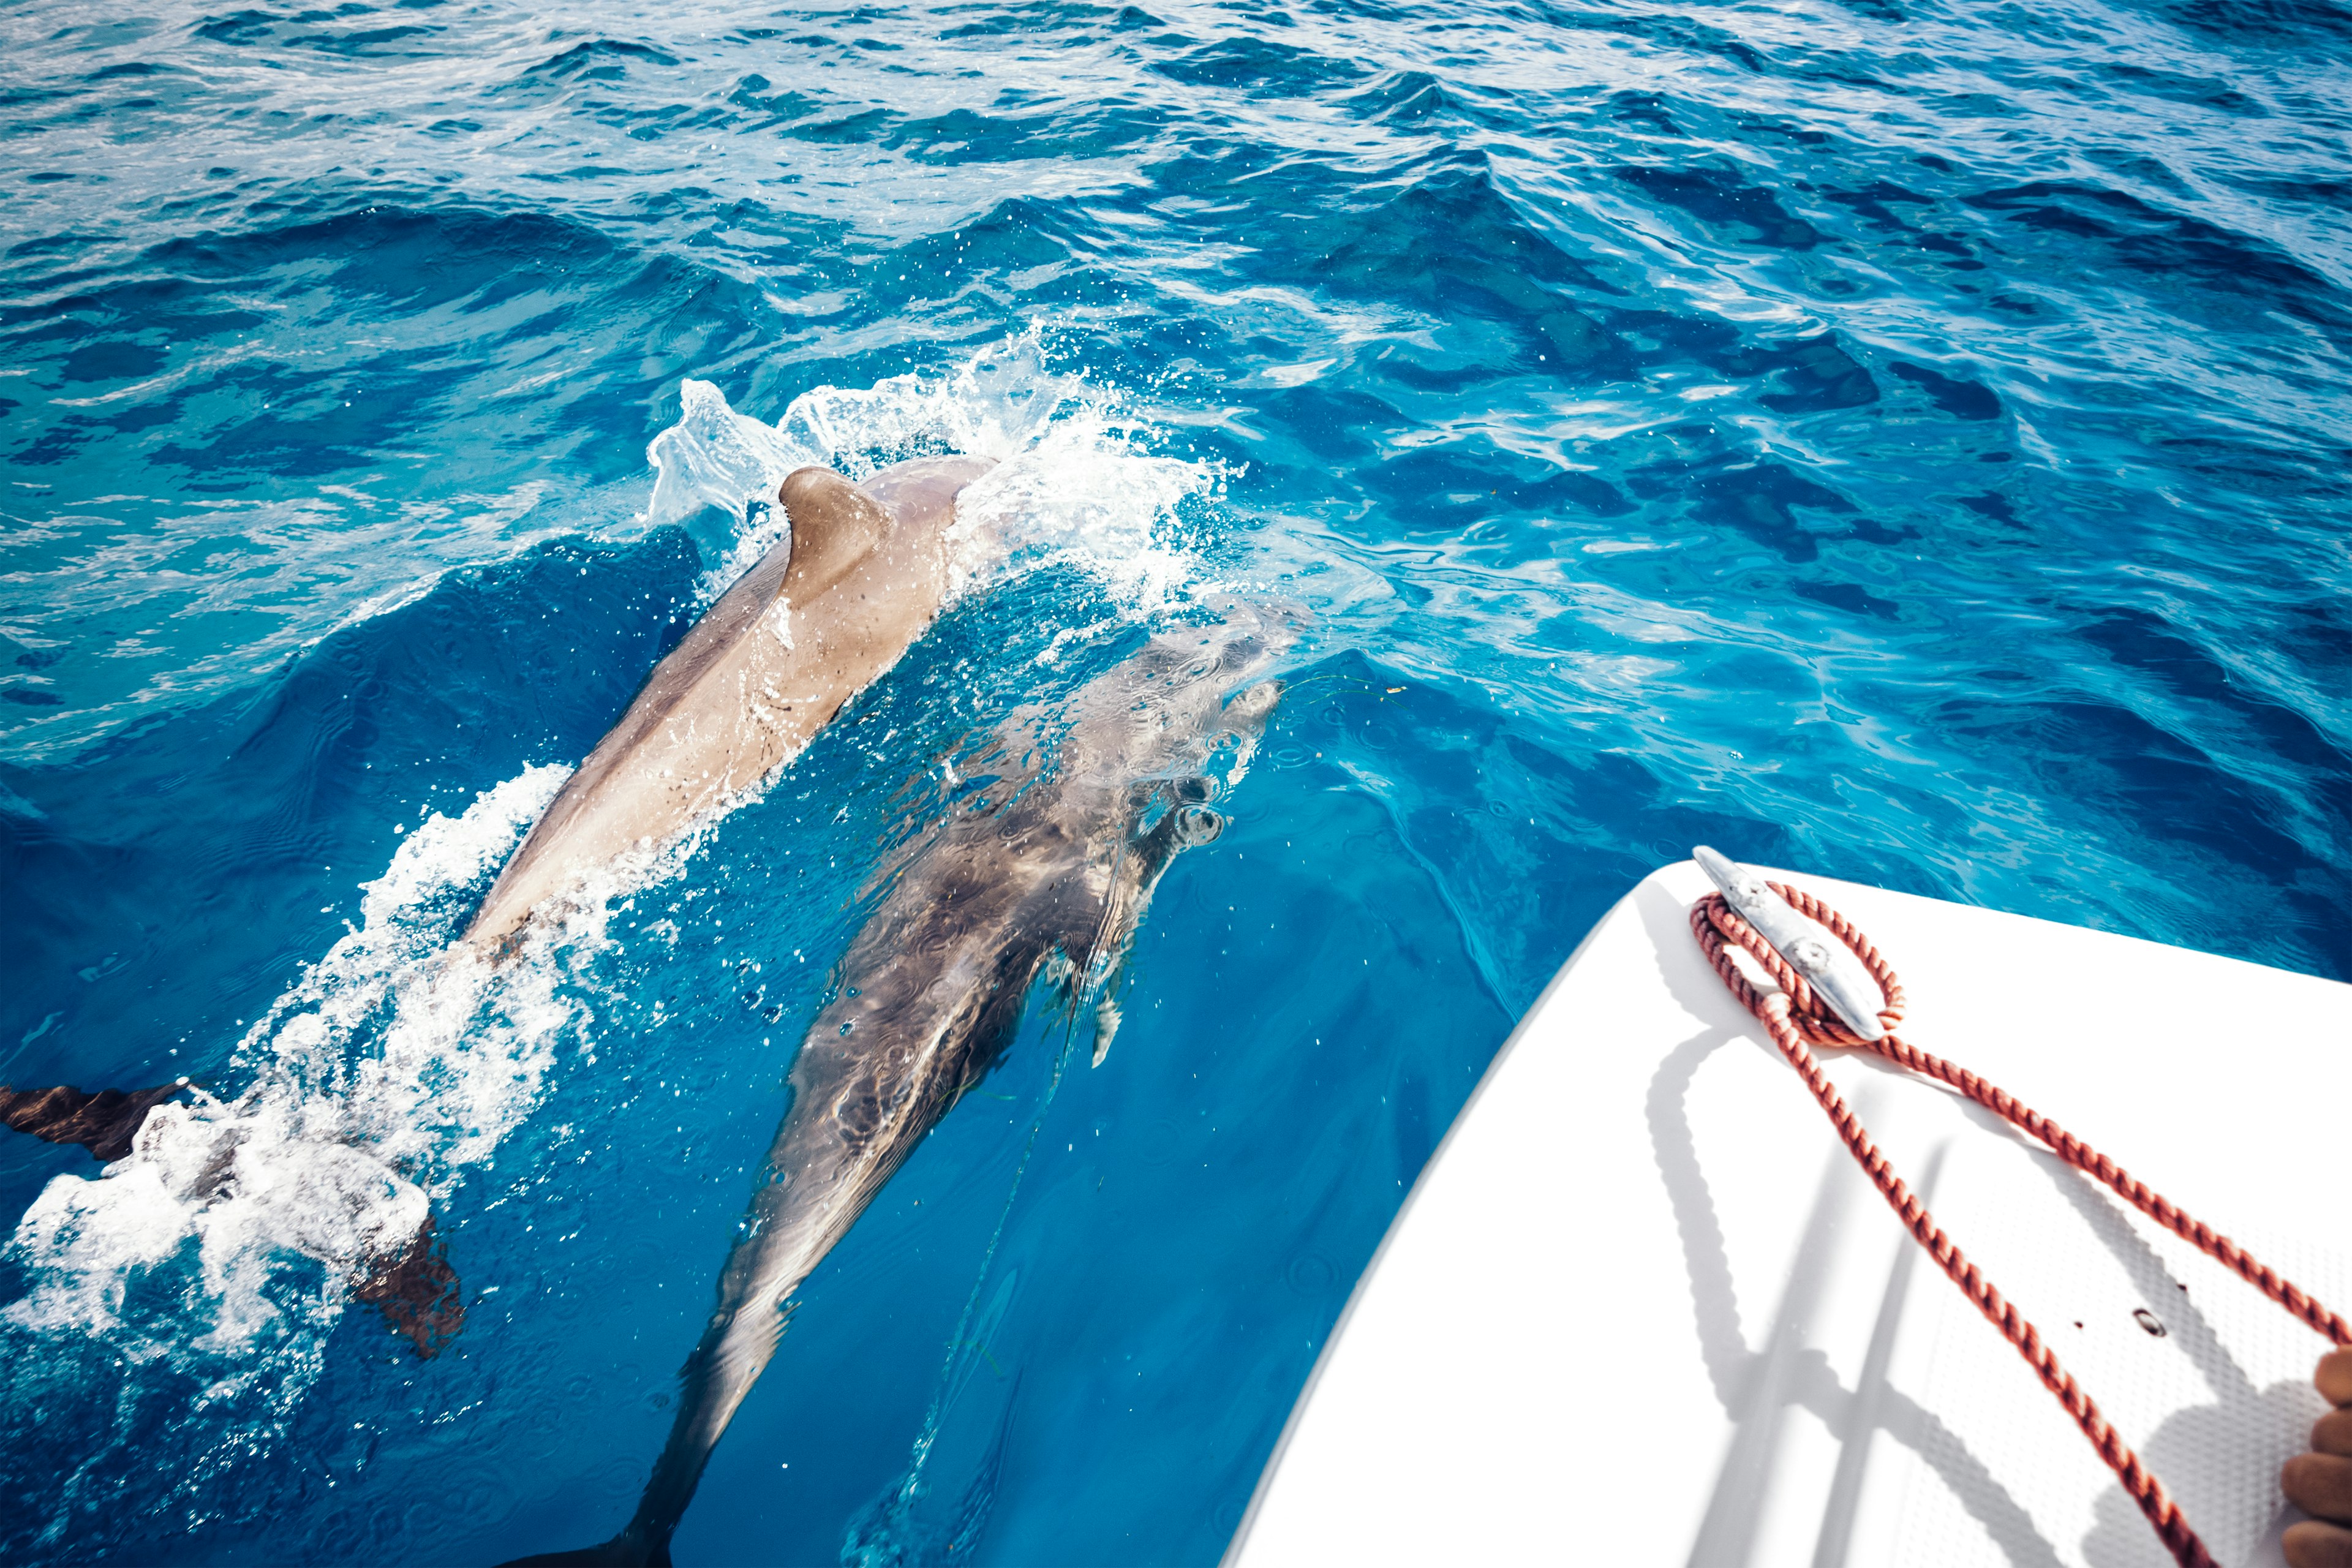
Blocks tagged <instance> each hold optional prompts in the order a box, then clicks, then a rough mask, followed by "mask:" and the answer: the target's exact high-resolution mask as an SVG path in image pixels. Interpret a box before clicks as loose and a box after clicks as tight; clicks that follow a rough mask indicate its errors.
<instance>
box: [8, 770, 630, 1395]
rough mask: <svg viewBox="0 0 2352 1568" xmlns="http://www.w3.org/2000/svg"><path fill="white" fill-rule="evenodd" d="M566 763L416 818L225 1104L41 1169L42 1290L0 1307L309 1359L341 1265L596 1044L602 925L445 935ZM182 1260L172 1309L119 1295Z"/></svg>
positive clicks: (235, 1350)
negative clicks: (111, 1153) (486, 958)
mask: <svg viewBox="0 0 2352 1568" xmlns="http://www.w3.org/2000/svg"><path fill="white" fill-rule="evenodd" d="M568 772H569V770H567V769H564V768H561V767H534V768H530V769H527V770H526V771H525V772H523V773H521V774H520V775H518V776H517V777H515V778H512V779H509V780H508V781H507V782H506V783H504V784H499V786H498V787H496V788H495V789H491V790H488V791H487V792H485V793H484V794H483V795H480V796H479V797H478V799H477V800H476V801H475V802H474V804H473V805H471V806H469V807H468V808H467V810H466V811H465V812H464V813H463V814H461V815H460V816H457V817H455V818H452V817H448V816H441V815H439V814H437V813H436V815H435V816H432V817H431V818H429V819H428V820H426V821H425V823H424V824H422V825H421V826H419V827H418V828H417V830H416V831H415V832H414V833H412V834H410V835H409V836H408V837H407V838H406V839H405V840H404V842H403V843H402V845H401V847H400V848H399V850H398V851H397V852H396V853H395V854H394V857H393V860H392V864H391V866H390V867H389V868H387V869H386V870H385V872H384V874H383V876H382V877H380V878H378V879H376V880H375V881H373V882H372V883H370V884H368V885H367V887H366V889H364V894H363V898H362V903H361V911H362V924H361V925H359V926H358V927H356V928H354V929H352V930H351V931H347V932H346V934H345V935H344V936H343V937H342V938H341V940H340V941H338V942H336V943H335V944H334V946H333V947H332V948H331V949H330V950H329V951H328V952H327V954H326V955H325V956H324V957H323V958H321V959H320V960H319V962H318V963H314V964H312V965H310V967H309V968H308V969H307V970H305V971H304V972H303V974H302V976H301V978H300V979H299V980H298V981H297V982H296V983H295V984H293V985H292V986H290V987H289V989H288V990H287V991H286V993H285V994H283V995H281V996H280V997H279V998H278V1001H277V1002H276V1003H275V1004H274V1005H272V1006H271V1007H270V1009H269V1011H268V1014H267V1015H266V1016H263V1017H262V1018H261V1019H260V1020H259V1021H258V1022H257V1023H256V1024H255V1025H254V1026H253V1027H252V1028H251V1029H250V1030H249V1031H247V1035H246V1037H245V1038H244V1040H243V1041H242V1042H241V1043H240V1045H239V1046H238V1047H237V1051H236V1058H235V1066H236V1068H238V1069H241V1073H242V1074H243V1075H249V1083H248V1085H247V1088H246V1089H244V1091H243V1092H242V1093H240V1094H239V1095H238V1096H237V1097H236V1099H234V1100H221V1099H218V1098H215V1096H213V1095H210V1094H206V1093H203V1092H201V1091H199V1092H195V1093H194V1094H193V1095H192V1096H191V1099H190V1100H189V1102H188V1103H185V1104H172V1105H165V1106H160V1107H158V1108H156V1110H153V1111H152V1112H151V1113H150V1114H149V1115H148V1117H147V1119H146V1121H144V1123H142V1126H141V1128H140V1131H139V1135H138V1138H137V1139H136V1141H135V1142H134V1144H133V1146H132V1149H131V1152H130V1153H129V1154H128V1155H126V1156H125V1157H124V1158H122V1159H121V1160H118V1161H116V1162H114V1163H111V1164H110V1165H108V1166H107V1167H106V1168H105V1169H104V1170H103V1171H102V1172H101V1173H100V1174H98V1175H96V1176H93V1177H81V1176H71V1175H65V1176H58V1177H57V1178H56V1179H54V1180H53V1181H51V1182H50V1183H49V1184H48V1185H47V1187H46V1188H45V1189H44V1190H43V1191H42V1193H41V1194H40V1195H39V1196H38V1197H37V1199H35V1200H34V1202H33V1204H32V1205H31V1207H30V1208H29V1209H27V1210H26V1214H25V1215H24V1218H23V1219H22V1220H21V1221H20V1222H19V1223H18V1225H17V1226H16V1234H15V1236H14V1237H13V1239H12V1242H11V1246H12V1247H13V1248H14V1249H15V1250H16V1254H17V1256H18V1258H20V1259H21V1260H22V1261H23V1262H24V1263H26V1265H27V1266H28V1270H29V1273H30V1275H31V1279H32V1289H30V1290H29V1292H28V1293H27V1294H26V1296H25V1297H24V1298H23V1299H22V1300H17V1301H16V1302H13V1303H11V1304H10V1305H9V1306H8V1307H7V1308H6V1309H5V1317H6V1319H7V1320H8V1321H11V1322H13V1323H15V1324H16V1325H17V1326H18V1327H20V1328H25V1329H29V1330H33V1331H38V1332H47V1333H77V1332H78V1333H84V1334H90V1335H96V1336H100V1337H103V1338H106V1339H108V1340H110V1341H111V1342H115V1343H116V1344H117V1345H118V1347H119V1348H121V1349H122V1350H124V1351H125V1352H129V1353H131V1354H132V1355H133V1356H135V1357H138V1358H140V1359H145V1358H147V1357H150V1356H153V1355H158V1354H166V1355H168V1354H172V1353H173V1352H175V1351H177V1350H178V1349H180V1348H182V1347H184V1346H185V1347H193V1348H194V1349H196V1350H200V1351H204V1352H212V1353H214V1354H216V1355H223V1356H228V1357H231V1358H239V1357H244V1358H252V1357H262V1356H267V1358H268V1359H269V1360H271V1361H273V1362H277V1363H285V1362H286V1361H287V1360H288V1355H289V1352H300V1353H299V1354H296V1355H295V1356H294V1357H293V1360H294V1361H295V1362H297V1363H300V1364H302V1365H307V1366H310V1367H312V1368H315V1364H316V1353H315V1352H316V1349H317V1342H319V1341H320V1339H322V1338H323V1336H324V1334H325V1333H326V1332H327V1331H329V1330H331V1328H332V1327H333V1325H334V1322H335V1321H336V1319H337V1317H338V1316H339V1315H340V1313H341V1306H342V1301H343V1297H344V1292H345V1290H346V1289H347V1288H348V1286H349V1285H350V1284H351V1282H352V1280H353V1279H355V1278H358V1277H362V1276H363V1275H364V1274H365V1273H366V1272H368V1271H369V1270H371V1269H373V1268H375V1267H378V1266H381V1265H383V1264H388V1263H391V1262H393V1261H395V1260H397V1259H398V1258H400V1257H401V1256H402V1254H404V1252H405V1251H406V1250H407V1248H408V1247H409V1246H410V1245H411V1244H412V1242H413V1241H414V1240H415V1237H416V1235H417V1231H418V1228H419V1227H420V1226H422V1225H423V1224H424V1222H425V1216H426V1215H427V1214H428V1213H429V1212H430V1209H431V1205H432V1203H433V1200H434V1198H435V1197H436V1196H438V1195H439V1194H441V1193H443V1192H445V1191H446V1189H447V1188H448V1187H449V1186H450V1185H451V1184H453V1183H454V1182H455V1181H456V1180H457V1175H458V1173H460V1172H461V1171H462V1170H463V1169H464V1168H465V1167H467V1166H469V1165H474V1164H478V1163H480V1162H482V1161H483V1160H485V1159H487V1158H488V1156H489V1154H490V1152H491V1151H492V1150H493V1149H495V1148H496V1147H497V1145H498V1143H499V1140H500V1139H501V1138H502V1137H504V1136H505V1135H506V1134H507V1133H508V1132H509V1131H512V1130H513V1128H514V1127H515V1126H516V1125H517V1124H518V1123H519V1122H520V1121H521V1119H522V1118H523V1117H524V1116H526V1115H528V1114H529V1113H530V1110H531V1109H532V1108H533V1107H534V1106H535V1105H537V1104H538V1102H539V1101H540V1100H541V1096H542V1093H543V1090H544V1089H545V1086H546V1084H547V1080H548V1079H549V1076H550V1074H551V1072H552V1071H553V1070H554V1068H556V1066H557V1064H558V1059H559V1053H560V1050H561V1047H562V1045H563V1043H564V1042H565V1040H566V1039H567V1038H570V1039H572V1040H573V1041H575V1042H577V1043H578V1044H579V1045H582V1046H584V1045H585V1043H586V1040H587V1034H586V1028H587V1025H588V1024H589V1022H590V1013H589V1001H588V994H587V993H586V992H585V990H584V989H583V986H582V984H581V983H580V980H581V977H580V973H579V970H580V968H581V963H582V960H583V957H584V956H585V954H586V952H587V951H589V950H590V949H593V945H594V942H593V937H594V936H595V935H597V934H600V933H595V932H591V933H588V934H589V935H590V936H591V937H592V940H591V941H590V942H586V943H583V942H580V941H578V940H577V939H578V938H579V937H580V936H581V935H582V934H583V933H582V932H581V931H579V930H578V929H576V928H574V929H572V930H570V931H568V933H567V934H568V935H569V936H570V937H572V939H573V940H571V941H566V942H541V943H538V944H535V945H534V946H533V947H531V948H530V949H528V950H526V952H524V953H523V955H522V956H521V958H520V960H519V961H518V962H515V963H509V964H508V965H506V966H504V967H503V968H500V969H498V970H493V969H491V968H490V966H489V965H488V963H484V962H483V961H482V960H481V959H480V958H479V957H478V955H476V954H474V953H472V952H470V951H468V950H465V949H462V948H457V947H455V946H453V945H452V944H451V943H450V941H449V939H450V936H451V934H452V932H453V929H454V927H455V925H456V922H457V921H460V920H462V919H463V917H464V916H465V914H466V913H467V910H470V908H471V906H472V904H473V901H474V900H475V899H476V898H477V897H478V894H479V891H480V889H481V885H482V884H483V882H484V881H485V880H486V879H488V877H489V875H490V874H491V873H492V872H494V871H495V870H496V869H497V868H498V867H499V865H500V864H501V863H502V862H503V861H504V860H505V859H506V858H507V857H508V856H509V854H510V853H511V852H512V851H513V848H514V846H515V844H516V841H517V840H518V839H519V838H520V837H521V835H522V832H523V830H524V829H525V828H527V827H528V826H530V823H531V822H532V820H534V819H535V818H536V817H537V816H539V814H540V812H541V811H542V810H544V809H545V807H546V805H547V803H548V802H549V801H550V800H551V798H553V796H554V795H555V792H556V790H557V789H558V788H559V787H561V785H562V782H563V780H564V778H565V777H566V776H567V773H568ZM190 1260H192V1261H193V1263H194V1269H193V1274H194V1279H193V1280H192V1281H191V1282H189V1283H188V1284H187V1285H186V1286H185V1288H184V1291H183V1293H182V1295H181V1297H180V1300H179V1308H180V1310H178V1311H176V1312H173V1313H170V1314H164V1315H162V1316H156V1315H153V1314H149V1315H147V1316H146V1317H144V1318H142V1317H141V1316H139V1315H137V1314H134V1313H131V1312H130V1311H129V1310H127V1309H126V1300H128V1298H129V1296H130V1295H131V1293H132V1292H134V1291H135V1290H136V1289H138V1287H139V1285H140V1283H141V1281H142V1278H143V1277H145V1276H146V1275H148V1274H149V1273H150V1272H151V1271H152V1270H155V1269H157V1268H162V1267H163V1266H165V1265H167V1264H177V1263H183V1262H185V1261H190ZM282 1373H283V1368H282V1367H281V1374H282ZM302 1381H305V1382H307V1378H304V1379H303V1380H302ZM298 1392H299V1390H295V1391H289V1394H290V1393H298Z"/></svg>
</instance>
